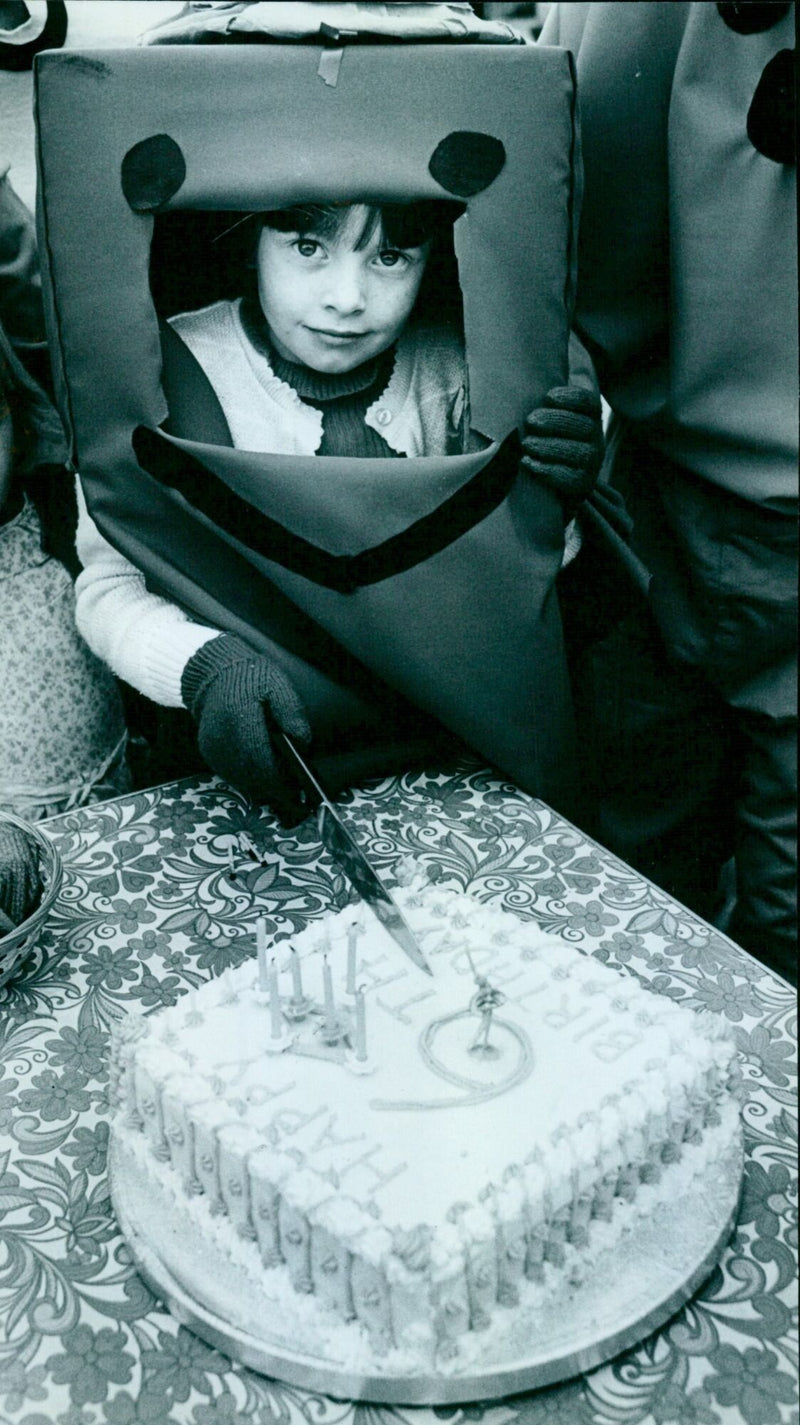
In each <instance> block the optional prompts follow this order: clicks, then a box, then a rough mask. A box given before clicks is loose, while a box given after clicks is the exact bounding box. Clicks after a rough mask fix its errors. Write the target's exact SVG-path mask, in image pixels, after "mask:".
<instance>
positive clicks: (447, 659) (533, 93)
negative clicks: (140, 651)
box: [36, 43, 579, 807]
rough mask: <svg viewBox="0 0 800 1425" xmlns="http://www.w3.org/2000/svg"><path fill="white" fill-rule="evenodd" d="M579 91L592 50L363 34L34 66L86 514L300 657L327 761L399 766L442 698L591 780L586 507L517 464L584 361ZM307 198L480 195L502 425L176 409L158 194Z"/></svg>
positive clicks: (257, 204) (523, 777) (493, 394)
mask: <svg viewBox="0 0 800 1425" xmlns="http://www.w3.org/2000/svg"><path fill="white" fill-rule="evenodd" d="M575 108H576V106H575V85H574V75H573V71H572V65H571V60H570V56H569V55H568V54H567V53H566V52H564V51H561V50H557V49H547V48H540V49H539V48H532V47H526V46H516V45H479V44H465V45H448V44H436V43H432V44H417V45H415V44H406V43H397V44H387V45H375V44H370V43H359V44H351V45H348V46H346V47H345V49H344V52H343V53H339V54H338V57H337V59H336V63H335V64H334V65H333V66H331V63H330V55H329V53H328V52H327V51H326V48H325V47H324V46H323V45H322V44H319V43H305V44H253V45H234V46H218V45H187V46H182V45H181V46H171V47H170V46H165V47H161V48H159V47H155V48H142V49H132V50H124V51H108V50H103V51H97V52H67V53H58V54H56V53H51V54H45V55H43V56H41V57H40V58H39V60H38V61H37V70H36V111H37V121H38V136H39V137H38V145H39V151H38V160H39V194H40V200H39V201H40V211H39V221H40V239H41V249H42V256H43V262H44V266H45V275H46V284H47V289H48V301H49V306H50V331H51V341H52V348H53V357H54V363H55V379H56V385H57V390H58V394H59V401H60V406H61V411H62V414H63V416H64V419H65V421H66V424H67V426H68V429H69V431H70V434H71V441H72V451H73V459H74V462H75V465H76V468H77V469H78V470H79V471H80V475H81V479H82V481H83V484H84V488H85V491H86V496H87V501H88V505H89V509H90V511H91V513H92V515H93V518H94V519H95V521H96V523H97V524H98V526H99V528H100V529H101V531H102V532H103V534H104V535H105V537H106V538H107V539H108V540H109V541H110V542H111V543H112V544H113V545H115V546H116V547H117V548H118V549H120V550H121V552H122V553H123V554H124V555H125V556H126V557H127V558H128V559H129V560H131V561H132V562H133V563H134V564H135V565H137V566H138V567H139V568H140V569H141V570H143V571H144V573H145V575H146V577H147V580H148V584H149V586H150V587H151V588H153V589H157V590H158V591H159V592H161V593H164V594H166V595H167V596H168V597H169V598H171V599H172V600H173V601H174V602H176V603H178V604H180V605H181V606H183V607H184V608H185V609H187V610H188V611H189V612H190V613H191V614H192V615H193V616H194V617H196V618H197V619H198V620H200V621H202V622H205V623H209V624H211V625H213V626H216V627H219V628H222V629H226V630H229V631H231V632H235V633H238V634H239V635H241V636H243V637H244V638H245V639H247V640H248V642H249V643H250V644H251V645H252V646H253V647H254V648H256V649H261V650H265V651H272V652H273V653H274V654H275V656H276V657H278V658H280V660H281V661H282V662H283V664H284V666H285V667H286V668H287V670H288V671H289V673H290V675H291V677H292V679H293V681H294V682H295V685H296V687H297V689H298V692H299V693H300V695H301V696H302V697H303V699H304V701H305V703H306V706H307V707H308V709H309V714H310V719H311V724H312V727H313V729H314V744H315V745H314V752H315V755H316V756H317V757H318V758H319V760H320V765H321V766H323V767H324V765H325V757H326V753H331V754H335V753H336V752H337V751H341V749H342V748H343V747H346V746H348V745H350V746H352V747H353V748H355V749H356V751H357V753H358V756H357V757H356V765H358V768H359V772H363V771H364V770H368V769H370V768H371V769H373V770H375V771H382V770H384V766H385V758H386V744H387V739H388V741H389V742H391V740H392V738H393V737H395V736H397V735H399V733H398V729H402V728H404V729H405V731H406V733H408V732H409V730H411V731H413V729H414V726H415V719H416V718H418V716H419V715H418V713H417V711H416V710H421V712H422V714H425V715H426V716H427V717H430V718H432V719H436V720H437V725H438V724H439V723H441V724H443V725H444V726H445V727H446V728H447V729H449V730H450V731H451V732H452V733H455V734H456V735H457V736H458V737H459V738H461V739H463V740H464V741H466V742H467V743H468V744H470V745H471V746H473V747H474V748H476V749H477V750H478V751H479V752H480V753H481V754H482V755H483V756H484V757H485V758H487V759H488V760H489V761H491V762H493V763H495V764H496V765H498V766H499V767H500V768H501V769H502V770H503V771H504V772H506V773H507V774H508V775H510V776H512V777H513V778H514V779H515V780H516V781H517V782H518V783H519V784H520V785H522V786H523V787H525V788H527V789H528V790H529V791H532V792H534V793H537V794H541V795H543V796H545V797H547V798H548V799H549V800H550V801H553V802H554V803H556V804H557V805H559V806H560V807H564V806H565V805H568V803H569V787H570V780H571V769H572V764H573V757H572V723H571V713H570V700H569V691H568V683H567V676H566V669H565V664H564V656H563V648H562V639H561V629H560V622H559V615H558V609H557V603H556V598H555V587H554V586H555V578H556V574H557V572H558V569H559V566H560V561H561V556H562V535H563V532H562V518H561V511H560V507H559V505H558V503H557V501H556V499H555V498H554V497H553V496H552V495H551V494H550V493H549V492H548V491H546V490H543V489H540V488H539V487H537V486H536V485H535V484H534V483H533V482H532V481H531V480H530V479H528V478H527V477H520V476H519V475H518V473H517V461H516V434H515V432H516V429H517V428H518V427H519V426H520V425H521V423H522V421H523V419H524V417H525V415H526V414H527V413H528V411H529V410H531V409H532V408H533V407H535V406H536V405H537V404H538V403H539V402H540V400H541V398H542V397H543V396H544V394H545V392H546V391H547V390H548V389H549V388H550V387H552V386H554V385H557V384H562V383H563V382H564V381H565V379H566V377H567V341H568V333H569V326H570V315H571V302H572V294H573V278H574V273H573V254H574V246H575V231H576V225H577V218H578V211H577V209H578V194H579V177H578V175H579V165H578V143H577V127H576V114H575ZM311 198H313V199H316V200H318V201H326V200H336V199H343V198H347V199H350V200H353V199H359V198H360V199H362V200H364V201H370V200H372V201H395V202H398V201H403V200H407V199H411V198H437V199H442V198H451V199H454V200H457V201H459V202H460V203H462V204H464V205H465V208H466V211H465V213H464V214H463V216H462V217H461V218H459V220H458V222H457V223H456V226H455V247H456V255H457V259H458V265H459V280H460V284H461V288H462V295H463V305H464V325H465V337H466V348H467V358H468V368H469V381H470V399H471V410H472V425H473V428H474V429H475V430H477V431H479V432H480V433H481V434H482V435H483V436H485V437H486V438H487V439H488V441H489V442H490V444H489V446H488V448H487V449H485V450H482V451H480V452H479V453H477V454H468V455H462V456H455V457H448V458H440V459H434V458H421V459H399V458H398V459H397V460H394V459H387V460H374V461H373V460H366V459H362V460H350V461H349V460H346V459H342V458H324V457H312V458H308V459H304V458H299V457H284V456H271V455H263V454H253V453H250V452H246V451H241V450H234V449H232V448H230V447H227V446H225V445H224V444H217V443H215V442H213V441H208V440H203V439H192V438H191V436H192V435H193V434H195V433H194V432H192V431H188V432H187V431H186V430H183V431H182V434H181V437H180V438H178V437H176V436H174V435H167V434H166V433H165V432H164V431H163V430H162V429H161V427H162V425H163V423H164V422H165V418H166V417H167V415H168V410H167V401H166V398H165V393H164V386H163V383H162V348H161V343H160V338H159V324H158V319H157V314H156V311H155V308H154V304H153V299H152V296H151V292H150V288H149V285H148V264H149V258H150V250H151V238H152V233H153V224H154V216H153V215H154V214H155V213H162V212H169V211H171V210H176V209H184V210H215V211H219V210H230V212H231V214H232V217H233V220H234V221H235V219H236V215H237V214H239V213H245V212H248V211H251V210H265V209H268V208H275V207H280V206H285V205H288V204H291V203H294V202H297V201H300V200H303V199H311ZM185 260H186V261H187V262H188V261H190V260H191V254H186V258H185ZM137 456H138V458H137ZM421 726H422V727H423V728H424V727H429V726H430V723H426V721H425V719H423V721H422V724H421ZM370 746H372V747H373V749H374V756H372V758H371V760H370V753H369V748H370ZM365 749H366V751H367V758H366V761H367V764H368V766H367V767H366V768H365V764H364V757H363V755H362V754H363V753H364V751H365ZM359 757H360V760H359ZM373 764H374V765H373ZM331 765H333V764H331ZM340 771H341V768H340ZM342 775H343V776H344V775H346V767H345V770H344V772H343V774H342ZM339 780H342V777H341V776H340V777H339Z"/></svg>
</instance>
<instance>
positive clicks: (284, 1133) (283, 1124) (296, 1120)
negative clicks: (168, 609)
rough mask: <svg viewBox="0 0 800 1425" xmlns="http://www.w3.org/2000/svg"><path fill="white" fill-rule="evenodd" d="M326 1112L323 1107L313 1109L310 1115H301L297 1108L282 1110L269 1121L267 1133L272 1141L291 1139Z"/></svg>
mask: <svg viewBox="0 0 800 1425" xmlns="http://www.w3.org/2000/svg"><path fill="white" fill-rule="evenodd" d="M327 1112H328V1109H327V1108H325V1107H324V1106H323V1107H321V1108H315V1109H314V1111H313V1112H312V1113H301V1112H300V1110H299V1108H282V1109H279V1111H278V1112H277V1113H276V1114H275V1116H274V1118H271V1119H270V1122H269V1128H268V1130H267V1132H268V1134H269V1137H270V1139H271V1140H273V1141H277V1140H278V1139H280V1138H282V1137H290V1136H291V1137H293V1136H294V1134H295V1133H299V1132H300V1129H301V1128H305V1127H306V1126H307V1125H308V1124H309V1123H313V1122H314V1119H315V1118H319V1117H320V1116H321V1115H322V1114H325V1113H327Z"/></svg>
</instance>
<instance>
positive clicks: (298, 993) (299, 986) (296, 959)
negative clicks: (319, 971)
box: [289, 946, 303, 999]
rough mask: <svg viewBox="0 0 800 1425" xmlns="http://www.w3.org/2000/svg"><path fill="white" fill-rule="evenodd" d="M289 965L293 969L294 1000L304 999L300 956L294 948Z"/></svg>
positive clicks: (292, 948)
mask: <svg viewBox="0 0 800 1425" xmlns="http://www.w3.org/2000/svg"><path fill="white" fill-rule="evenodd" d="M289 964H290V965H291V967H292V994H293V998H294V999H302V998H303V980H302V977H301V975H300V956H299V955H298V953H297V951H296V950H295V948H294V946H292V947H291V955H290V957H289Z"/></svg>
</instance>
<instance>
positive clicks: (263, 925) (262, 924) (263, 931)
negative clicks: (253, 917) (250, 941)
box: [256, 915, 267, 992]
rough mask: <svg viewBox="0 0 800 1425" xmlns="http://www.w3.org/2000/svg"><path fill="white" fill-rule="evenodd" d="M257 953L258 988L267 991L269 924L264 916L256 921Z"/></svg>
mask: <svg viewBox="0 0 800 1425" xmlns="http://www.w3.org/2000/svg"><path fill="white" fill-rule="evenodd" d="M256 953H257V955H258V988H259V989H260V990H261V991H262V992H265V991H266V989H267V922H266V921H265V919H264V917H263V915H262V916H259V918H258V920H257V921H256Z"/></svg>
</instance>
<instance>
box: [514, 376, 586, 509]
mask: <svg viewBox="0 0 800 1425" xmlns="http://www.w3.org/2000/svg"><path fill="white" fill-rule="evenodd" d="M603 449H604V441H603V420H602V409H601V406H600V398H599V396H597V395H595V393H594V392H593V391H589V390H586V389H585V388H584V387H583V386H554V388H553V390H552V391H548V393H547V395H546V396H545V399H544V405H542V406H539V407H538V408H537V410H535V411H532V412H531V414H530V415H529V416H528V417H527V419H526V421H525V427H524V430H523V433H522V457H521V460H520V469H522V470H524V471H526V473H527V474H528V475H532V476H533V478H534V479H535V480H538V481H540V483H541V484H542V485H546V486H547V487H548V489H550V490H552V491H553V492H554V494H556V495H558V497H559V499H560V500H561V502H562V505H563V507H564V518H565V520H566V521H567V523H568V522H569V520H571V519H572V516H573V515H574V513H575V511H576V509H577V508H578V506H579V505H580V504H581V503H582V502H583V501H584V500H585V499H586V496H587V495H589V494H591V492H592V490H593V488H594V485H595V482H596V480H597V477H598V475H599V473H600V466H601V465H602V463H603Z"/></svg>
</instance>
